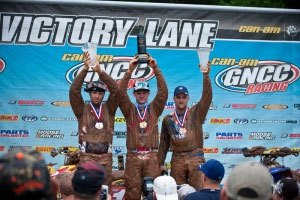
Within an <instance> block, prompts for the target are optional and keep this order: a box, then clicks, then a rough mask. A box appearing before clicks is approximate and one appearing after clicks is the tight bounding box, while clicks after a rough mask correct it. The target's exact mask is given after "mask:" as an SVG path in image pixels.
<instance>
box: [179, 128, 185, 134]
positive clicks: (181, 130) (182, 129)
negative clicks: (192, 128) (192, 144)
mask: <svg viewBox="0 0 300 200" xmlns="http://www.w3.org/2000/svg"><path fill="white" fill-rule="evenodd" d="M179 132H180V133H181V134H182V135H185V134H186V128H182V127H180V128H179Z"/></svg>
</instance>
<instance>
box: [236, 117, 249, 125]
mask: <svg viewBox="0 0 300 200" xmlns="http://www.w3.org/2000/svg"><path fill="white" fill-rule="evenodd" d="M233 122H234V123H235V124H247V123H248V122H249V120H248V119H246V118H236V119H234V120H233Z"/></svg>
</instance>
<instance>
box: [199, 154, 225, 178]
mask: <svg viewBox="0 0 300 200" xmlns="http://www.w3.org/2000/svg"><path fill="white" fill-rule="evenodd" d="M198 170H199V171H201V172H203V173H204V174H205V176H206V177H208V178H210V179H212V180H216V181H221V180H222V179H223V177H224V173H225V169H224V166H223V165H222V163H220V161H218V160H215V159H210V160H208V161H206V162H205V163H204V164H201V165H199V166H198Z"/></svg>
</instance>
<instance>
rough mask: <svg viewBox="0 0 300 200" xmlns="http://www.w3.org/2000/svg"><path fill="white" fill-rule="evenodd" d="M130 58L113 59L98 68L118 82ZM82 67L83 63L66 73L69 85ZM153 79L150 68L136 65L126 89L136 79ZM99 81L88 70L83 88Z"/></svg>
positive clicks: (91, 71) (96, 75)
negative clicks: (87, 84)
mask: <svg viewBox="0 0 300 200" xmlns="http://www.w3.org/2000/svg"><path fill="white" fill-rule="evenodd" d="M131 59H132V57H113V59H112V61H111V62H105V63H103V64H101V65H100V67H101V68H102V69H103V70H104V71H105V72H106V73H107V74H108V75H110V76H111V77H112V78H113V79H114V80H116V81H117V82H119V81H120V80H121V79H122V78H123V76H124V74H125V73H126V72H127V70H128V69H129V62H130V60H131ZM83 67H84V63H80V64H78V65H76V66H74V67H72V68H71V69H69V70H68V71H67V73H66V79H67V81H68V82H69V83H72V82H73V81H74V79H75V77H76V76H77V75H78V74H79V73H80V72H81V70H82V69H83ZM153 77H154V71H153V69H152V68H150V67H148V65H147V64H146V63H142V64H138V66H137V67H136V69H135V70H134V71H133V73H132V76H131V79H130V81H129V83H128V88H132V87H133V86H134V83H135V81H136V80H137V79H141V78H143V79H145V80H146V81H148V80H150V79H151V78H153ZM97 80H99V76H98V74H97V73H95V72H94V71H93V70H92V69H89V71H88V74H87V76H86V77H85V79H84V86H85V84H86V83H88V82H91V81H97Z"/></svg>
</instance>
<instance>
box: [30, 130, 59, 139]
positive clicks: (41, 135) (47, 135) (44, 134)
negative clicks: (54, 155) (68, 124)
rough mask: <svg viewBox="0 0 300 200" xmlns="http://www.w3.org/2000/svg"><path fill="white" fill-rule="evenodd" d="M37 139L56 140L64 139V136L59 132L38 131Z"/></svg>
mask: <svg viewBox="0 0 300 200" xmlns="http://www.w3.org/2000/svg"><path fill="white" fill-rule="evenodd" d="M35 137H36V138H55V139H63V138H64V134H60V131H59V130H38V131H37V133H36V135H35Z"/></svg>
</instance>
